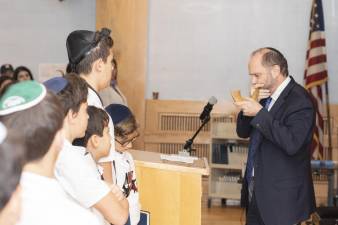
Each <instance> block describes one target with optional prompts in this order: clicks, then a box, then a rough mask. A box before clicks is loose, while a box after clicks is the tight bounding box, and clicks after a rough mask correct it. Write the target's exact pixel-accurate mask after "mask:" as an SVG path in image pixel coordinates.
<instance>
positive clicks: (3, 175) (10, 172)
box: [0, 130, 26, 211]
mask: <svg viewBox="0 0 338 225" xmlns="http://www.w3.org/2000/svg"><path fill="white" fill-rule="evenodd" d="M25 154H26V147H25V145H24V141H23V138H22V137H21V136H20V135H18V134H17V132H15V131H13V130H11V131H9V132H7V137H6V138H5V140H4V141H3V142H2V143H1V144H0V171H1V172H0V211H1V209H2V208H3V207H5V205H6V204H7V202H8V201H9V199H10V198H11V195H12V194H13V192H14V191H15V189H16V187H17V185H18V184H19V181H20V176H21V172H22V167H23V166H24V163H25Z"/></svg>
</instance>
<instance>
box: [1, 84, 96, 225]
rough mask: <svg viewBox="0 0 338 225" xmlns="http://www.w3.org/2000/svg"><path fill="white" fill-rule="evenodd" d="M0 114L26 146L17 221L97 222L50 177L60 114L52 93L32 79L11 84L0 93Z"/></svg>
mask: <svg viewBox="0 0 338 225" xmlns="http://www.w3.org/2000/svg"><path fill="white" fill-rule="evenodd" d="M0 116H1V120H2V122H3V123H4V124H5V125H6V126H7V127H8V128H10V129H13V130H14V131H15V132H16V133H17V134H19V135H22V136H23V137H24V140H25V145H26V148H27V151H26V154H25V157H26V160H27V162H28V163H27V164H26V165H25V166H24V169H23V171H24V172H23V173H22V176H21V181H20V186H21V188H22V192H21V199H22V213H21V216H20V221H19V223H18V225H31V224H34V225H45V224H49V225H60V224H82V225H84V224H86V225H94V224H95V225H99V224H100V223H99V221H98V218H97V216H95V215H94V214H93V213H92V212H90V211H89V210H87V209H85V208H83V207H81V206H79V205H78V204H77V203H76V202H75V201H73V200H72V199H70V198H69V197H68V196H67V195H66V193H65V192H64V191H63V189H62V187H61V186H60V185H59V183H58V182H57V180H56V179H55V177H54V165H55V161H56V159H57V157H58V154H59V152H60V149H61V146H62V143H63V132H62V125H63V118H64V117H63V113H62V110H61V105H60V102H59V101H58V99H57V98H56V96H55V95H54V94H52V93H51V92H48V91H47V90H46V88H45V87H44V86H43V85H42V84H39V83H38V82H35V81H25V82H19V83H17V84H13V85H11V86H10V87H9V88H8V89H7V90H6V92H5V93H4V94H3V95H2V96H1V97H0Z"/></svg>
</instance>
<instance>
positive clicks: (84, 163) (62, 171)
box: [55, 140, 110, 208]
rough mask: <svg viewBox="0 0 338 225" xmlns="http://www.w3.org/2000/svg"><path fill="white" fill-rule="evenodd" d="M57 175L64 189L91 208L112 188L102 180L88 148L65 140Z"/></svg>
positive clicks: (57, 162) (58, 162)
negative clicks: (87, 150)
mask: <svg viewBox="0 0 338 225" xmlns="http://www.w3.org/2000/svg"><path fill="white" fill-rule="evenodd" d="M55 177H56V179H57V180H58V181H59V182H60V184H61V186H62V187H63V188H64V190H65V191H66V192H67V193H68V194H69V195H70V196H72V197H73V198H74V199H75V200H76V201H78V202H79V203H80V204H81V205H82V206H83V207H85V208H90V207H92V206H93V205H95V204H96V203H97V202H99V201H100V200H101V199H102V198H103V197H104V196H106V195H107V194H108V193H109V191H110V188H109V186H108V185H107V184H106V183H105V182H104V181H103V180H101V177H100V173H99V168H98V167H97V164H96V163H95V161H94V159H93V158H92V156H91V154H89V153H87V152H86V149H85V148H83V147H79V146H73V145H71V143H70V142H69V141H68V140H65V141H64V145H63V148H62V150H61V152H60V153H59V156H58V159H57V161H56V164H55Z"/></svg>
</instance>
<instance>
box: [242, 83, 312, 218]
mask: <svg viewBox="0 0 338 225" xmlns="http://www.w3.org/2000/svg"><path fill="white" fill-rule="evenodd" d="M263 101H264V100H263ZM261 103H263V102H261ZM314 124H315V110H314V107H313V103H312V101H311V98H310V96H309V94H308V93H307V92H306V90H305V89H304V88H303V87H302V86H300V85H299V84H297V83H296V82H295V81H294V79H293V78H292V77H291V82H290V83H289V84H288V85H287V86H286V88H285V89H284V90H283V92H282V93H281V95H280V96H279V98H278V99H277V101H276V102H275V104H274V105H273V106H272V108H271V110H270V111H269V112H268V111H267V110H266V109H265V108H264V107H263V109H262V110H260V111H259V112H258V114H257V115H256V116H255V117H247V116H243V114H242V112H240V114H239V115H238V118H237V134H238V136H239V137H242V138H247V137H249V136H250V134H251V131H252V130H253V129H257V130H258V131H259V132H260V135H261V140H260V147H259V149H258V150H257V151H256V155H255V165H254V169H255V188H254V193H255V196H256V202H257V206H258V208H259V211H260V213H261V217H262V219H263V221H264V223H265V225H292V224H296V223H298V222H300V221H303V220H306V219H308V218H309V216H310V214H311V213H312V212H314V209H315V197H314V190H313V182H312V176H311V164H310V161H311V152H310V144H311V141H312V135H313V128H314ZM241 200H242V201H241V203H242V205H243V206H247V202H248V201H247V184H246V182H245V179H244V183H243V187H242V199H241Z"/></svg>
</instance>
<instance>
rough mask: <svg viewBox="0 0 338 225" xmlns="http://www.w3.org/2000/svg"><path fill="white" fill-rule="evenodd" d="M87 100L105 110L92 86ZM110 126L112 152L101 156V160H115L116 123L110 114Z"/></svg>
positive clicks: (89, 103)
mask: <svg viewBox="0 0 338 225" xmlns="http://www.w3.org/2000/svg"><path fill="white" fill-rule="evenodd" d="M87 102H88V105H92V106H95V107H97V108H100V109H103V110H104V107H103V105H102V102H101V100H100V98H99V96H98V95H97V93H96V92H95V91H93V90H92V89H91V88H88V98H87ZM108 115H109V114H108ZM108 127H109V133H110V137H111V147H110V152H109V155H108V156H106V157H103V158H101V159H100V160H99V162H112V161H113V155H114V152H115V135H114V124H113V121H112V119H111V118H110V116H109V124H108Z"/></svg>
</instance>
